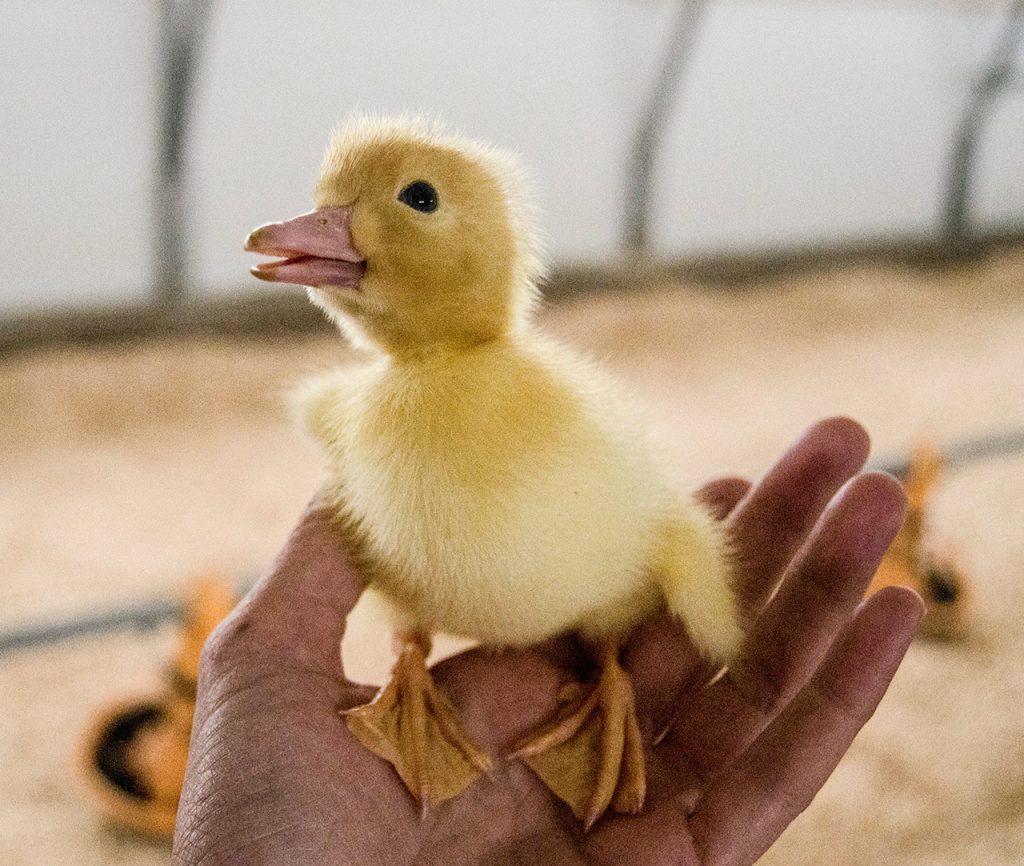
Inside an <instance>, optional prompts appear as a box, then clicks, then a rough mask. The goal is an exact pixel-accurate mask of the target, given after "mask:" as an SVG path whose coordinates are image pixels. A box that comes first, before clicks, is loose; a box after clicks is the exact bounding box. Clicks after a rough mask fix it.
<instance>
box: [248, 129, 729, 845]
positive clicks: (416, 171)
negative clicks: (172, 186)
mask: <svg viewBox="0 0 1024 866" xmlns="http://www.w3.org/2000/svg"><path fill="white" fill-rule="evenodd" d="M531 213H532V212H531V209H530V207H529V203H528V201H527V198H526V196H525V194H524V189H523V182H522V174H521V172H520V170H519V169H518V168H517V166H516V163H515V162H514V161H513V160H512V159H511V158H510V157H509V156H507V155H505V154H502V153H500V152H498V151H495V150H493V149H491V148H487V147H484V146H481V145H478V144H474V143H472V142H469V141H466V140H464V139H463V138H461V137H458V136H455V135H452V134H449V133H447V132H446V131H444V130H443V129H442V128H440V127H439V126H437V125H436V124H431V123H428V122H425V121H422V120H410V119H400V120H368V119H358V120H355V121H353V122H350V123H349V124H348V125H347V126H345V127H343V128H342V129H341V130H340V131H339V132H338V133H337V134H336V135H335V137H334V139H333V141H332V142H331V144H330V147H329V148H328V151H327V154H326V156H325V158H324V162H323V167H322V169H321V173H320V178H319V181H318V183H317V186H316V195H315V210H313V211H311V212H309V213H307V214H304V215H302V216H299V217H296V218H294V219H291V220H288V221H287V222H282V223H271V224H269V225H265V226H262V227H260V228H258V229H256V230H255V231H254V232H253V233H252V234H251V235H250V236H249V238H248V241H247V242H246V249H248V250H250V251H253V252H257V253H263V254H268V255H273V256H277V257H279V259H278V260H277V261H270V262H265V263H261V264H259V265H257V266H256V267H255V268H253V273H254V274H255V275H256V276H257V277H259V278H261V279H265V280H274V281H280V282H288V283H296V284H300V285H305V286H307V287H309V288H308V292H309V296H310V299H311V300H312V301H313V303H314V304H316V305H318V306H319V307H321V308H322V309H323V310H324V311H325V312H326V313H327V315H328V316H330V317H331V318H332V319H333V320H334V321H336V322H337V324H338V325H339V326H340V328H341V329H342V331H343V332H344V333H346V334H347V335H348V336H349V337H350V338H351V339H352V340H353V341H355V342H357V343H359V344H361V345H362V346H364V347H367V348H369V349H371V350H372V351H373V353H374V355H373V357H374V360H371V361H369V362H367V363H364V364H362V365H360V366H355V367H354V368H353V367H347V368H345V369H341V370H338V371H336V372H334V373H332V374H329V375H327V376H324V377H322V378H318V379H316V380H314V381H311V382H309V383H308V384H307V385H306V386H305V387H304V388H303V389H302V391H301V394H300V399H299V405H300V411H301V414H302V417H303V419H304V421H305V423H306V424H307V426H308V428H309V430H310V431H311V432H312V434H313V435H314V436H315V437H316V438H317V439H318V440H319V442H320V443H321V444H322V446H323V449H324V451H325V453H326V456H327V460H328V465H329V476H330V480H329V483H328V485H327V489H326V497H327V501H328V502H329V503H330V504H331V505H332V506H333V507H334V508H335V509H336V512H337V516H338V520H339V527H341V528H342V529H343V530H344V531H345V533H346V536H347V539H346V540H347V543H348V544H349V547H350V548H352V549H354V550H355V551H356V553H357V555H358V556H359V558H360V562H361V565H362V567H363V569H364V572H365V574H366V576H367V578H368V579H369V582H370V585H371V587H372V588H374V589H376V590H377V591H378V592H379V593H380V594H381V595H382V596H383V597H384V598H385V599H386V600H388V601H389V603H390V607H391V609H392V610H393V620H394V636H395V646H396V662H395V665H394V667H393V669H392V672H391V675H390V679H389V681H388V682H387V684H386V685H385V686H384V687H383V688H382V690H381V692H380V693H379V694H378V696H377V698H376V699H375V700H374V701H373V702H372V703H370V704H368V705H366V706H364V707H359V708H356V709H355V710H351V711H348V712H347V713H346V714H345V721H346V723H347V724H348V726H349V728H350V729H351V730H352V732H353V733H354V734H355V735H356V736H357V737H358V738H359V739H360V741H361V742H363V743H364V744H365V745H366V746H367V747H368V748H370V749H371V750H373V751H374V752H376V753H377V754H378V755H380V756H382V757H384V758H386V759H387V760H389V761H390V762H391V763H392V764H393V765H394V766H395V768H396V770H397V771H398V773H399V774H400V775H401V777H402V779H403V780H404V781H405V783H406V785H407V786H408V787H409V789H410V791H411V792H412V793H413V795H414V796H416V797H417V798H418V799H419V801H420V802H421V803H422V805H423V807H424V809H426V808H427V807H428V806H429V805H431V804H435V803H438V802H441V801H443V800H445V799H447V798H449V797H451V796H454V795H455V794H457V793H458V792H459V791H461V790H462V789H463V788H464V787H466V785H468V784H469V783H470V782H472V781H473V780H474V779H475V778H476V777H477V776H478V775H479V773H480V772H481V771H484V770H486V769H488V767H489V766H490V758H489V757H488V755H487V754H485V753H484V752H483V751H482V750H481V749H480V748H479V747H478V746H477V745H476V744H474V743H473V742H472V740H471V739H470V738H469V736H468V735H467V734H466V732H465V730H464V728H463V726H462V724H461V722H460V720H459V719H458V717H457V716H456V714H455V713H454V711H453V709H452V708H451V706H450V704H449V703H448V702H447V700H446V699H445V698H444V696H443V695H442V694H441V693H440V692H439V691H438V690H437V689H436V688H435V686H434V684H433V682H432V681H431V678H430V674H429V672H428V670H427V668H426V663H425V659H426V655H427V653H428V651H429V648H430V643H431V635H432V634H434V633H435V632H448V633H452V634H457V635H463V636H466V637H470V638H475V639H476V640H478V641H480V642H481V643H483V644H485V645H491V646H522V645H527V644H532V643H535V642H537V641H542V640H544V639H546V638H549V637H552V636H554V635H557V634H560V633H564V632H567V631H570V632H575V633H578V634H579V636H580V637H581V638H582V640H583V641H584V642H585V644H586V645H587V646H589V647H591V648H592V650H593V653H594V657H595V659H596V661H597V662H598V663H599V666H600V675H599V676H598V678H597V681H596V682H595V683H594V684H593V685H591V686H589V687H587V688H584V689H582V690H581V691H580V694H579V697H578V698H577V699H574V704H573V705H572V706H569V707H566V708H564V709H563V710H562V712H560V713H559V715H558V717H557V718H556V719H555V720H554V721H552V722H551V723H550V724H548V725H547V726H545V727H544V728H543V729H542V730H539V731H537V732H535V734H534V735H532V736H530V737H528V738H527V739H526V740H524V741H523V742H522V743H521V744H519V745H518V747H517V748H516V750H515V752H514V755H515V756H517V757H521V758H523V759H524V760H526V761H527V762H528V763H529V764H530V766H531V767H533V769H534V770H535V771H536V772H537V773H538V775H539V776H540V777H541V778H542V779H543V780H544V781H545V783H546V784H548V786H549V787H550V788H552V790H553V791H554V792H555V793H556V794H558V795H559V796H560V797H561V798H562V799H563V800H565V801H566V802H567V803H568V804H569V805H570V806H571V807H572V809H573V811H574V812H575V813H576V815H577V816H578V817H580V818H581V819H582V820H584V821H585V822H586V824H587V826H590V825H591V824H592V823H593V822H594V821H595V820H596V819H597V818H598V817H599V816H600V815H601V814H602V813H603V812H604V811H605V810H606V809H607V808H608V807H609V806H612V807H613V808H614V809H615V810H616V811H620V812H638V811H639V810H640V809H641V808H642V806H643V801H644V792H645V770H644V757H643V746H642V743H641V741H640V734H639V730H638V726H637V721H636V716H635V712H634V708H633V692H632V687H631V684H630V682H629V679H628V677H627V675H626V673H625V672H624V670H623V669H622V667H621V666H620V664H619V659H618V651H619V647H620V645H621V642H622V641H623V640H624V639H625V637H626V636H627V635H628V634H629V632H630V631H631V630H632V629H633V628H634V627H635V626H636V625H637V624H638V623H640V622H641V621H642V620H643V619H645V618H646V617H648V616H649V615H651V614H652V613H653V612H655V611H656V610H658V609H660V608H662V607H663V606H664V605H666V604H667V606H668V608H669V610H671V611H673V612H674V613H676V614H677V615H678V616H679V617H680V618H681V620H682V621H683V623H684V624H685V626H686V629H687V630H688V632H689V634H690V635H691V637H692V638H693V640H694V641H695V643H696V644H697V645H698V646H699V647H700V648H701V649H702V650H703V651H704V652H706V653H707V655H708V656H710V657H712V658H714V659H717V660H726V659H728V658H729V656H730V655H731V654H732V653H733V652H734V651H735V650H736V649H737V647H738V644H739V642H740V639H741V630H740V625H739V617H738V613H737V606H736V602H735V600H734V595H733V591H732V588H731V586H730V576H731V575H730V561H729V555H728V550H727V545H726V543H725V540H724V539H723V537H722V535H721V533H720V532H719V530H718V529H717V527H716V525H715V523H714V522H713V521H712V519H711V518H710V517H709V516H708V515H707V514H706V513H705V512H704V510H703V509H702V508H701V507H700V506H699V505H698V504H697V503H696V502H695V501H694V500H692V499H691V498H689V497H686V496H683V495H681V494H679V493H678V492H676V491H674V490H672V489H671V487H670V486H669V484H668V483H667V482H666V480H665V479H664V477H663V475H662V473H661V472H660V470H659V469H658V467H657V465H656V463H655V461H654V460H652V458H651V456H650V454H649V451H648V449H647V448H646V446H645V445H644V442H643V440H644V430H643V427H644V425H643V423H642V421H641V420H639V418H638V416H637V415H636V414H635V413H634V412H632V411H631V410H630V408H629V407H628V405H627V402H626V401H625V400H624V399H623V397H622V395H621V394H620V393H619V391H618V389H617V387H616V385H615V383H613V382H611V381H610V380H609V379H608V378H607V377H606V376H604V375H603V374H602V373H601V372H600V371H599V370H598V369H596V368H595V367H594V366H592V365H591V364H590V363H588V362H586V361H584V360H582V359H581V358H580V357H579V356H577V355H576V354H574V353H573V352H572V351H570V350H569V349H567V348H565V347H564V346H561V345H558V344H557V343H555V342H553V341H552V340H551V339H549V338H547V337H545V336H544V335H542V334H540V333H539V332H538V331H537V330H536V329H535V328H534V327H533V326H532V325H531V323H530V316H531V311H532V309H533V307H534V305H535V302H536V300H537V298H538V288H537V284H538V281H539V279H540V278H541V276H542V264H541V259H540V253H539V247H538V242H537V239H536V232H535V229H534V226H533V222H532V218H531Z"/></svg>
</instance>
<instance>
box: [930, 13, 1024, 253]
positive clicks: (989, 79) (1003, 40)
mask: <svg viewBox="0 0 1024 866" xmlns="http://www.w3.org/2000/svg"><path fill="white" fill-rule="evenodd" d="M1022 37H1024V0H1014V2H1012V3H1011V4H1010V5H1009V7H1008V8H1007V10H1006V19H1005V21H1004V23H1003V27H1002V30H1001V31H1000V34H999V37H998V39H997V40H996V44H995V46H994V47H993V49H992V53H991V54H990V55H989V58H988V61H987V62H986V64H985V67H984V69H983V71H982V74H981V76H980V77H979V79H978V81H977V83H976V84H975V85H974V87H973V88H972V90H971V98H970V100H969V102H968V103H967V107H966V108H965V109H964V113H963V115H961V118H960V123H959V125H958V127H957V130H956V134H955V136H954V139H953V148H952V152H951V155H950V161H949V169H948V173H947V176H946V197H945V202H944V204H943V211H942V232H943V240H944V243H945V247H946V250H947V251H948V252H950V253H954V254H957V253H962V252H964V251H965V250H966V249H968V248H969V247H970V213H969V206H970V191H971V181H972V179H973V176H974V165H975V162H976V158H977V151H978V142H979V140H980V138H981V133H982V127H983V126H984V123H985V121H986V120H987V119H988V115H989V112H990V110H991V108H992V105H993V103H994V102H995V100H996V97H997V96H999V94H1000V93H1002V92H1003V91H1004V90H1006V89H1007V87H1008V85H1009V84H1010V83H1011V81H1012V80H1013V76H1014V71H1015V67H1016V54H1017V49H1018V47H1019V46H1020V44H1021V39H1022Z"/></svg>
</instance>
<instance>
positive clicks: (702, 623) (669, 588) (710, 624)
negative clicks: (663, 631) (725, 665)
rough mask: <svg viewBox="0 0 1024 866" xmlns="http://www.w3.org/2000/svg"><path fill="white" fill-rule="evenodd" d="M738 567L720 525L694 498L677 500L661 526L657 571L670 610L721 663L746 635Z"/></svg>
mask: <svg viewBox="0 0 1024 866" xmlns="http://www.w3.org/2000/svg"><path fill="white" fill-rule="evenodd" d="M734 570H735V568H734V562H733V557H732V555H731V551H730V550H729V545H728V543H727V541H726V537H725V532H724V530H723V529H722V526H721V525H720V524H719V523H718V522H717V521H716V520H715V519H714V518H713V517H712V516H711V515H710V514H708V513H707V512H706V511H705V510H704V509H703V508H702V507H701V506H700V505H699V504H698V503H697V502H696V501H692V500H691V501H689V502H679V503H676V504H675V505H674V506H673V508H672V511H671V513H670V514H669V515H668V516H666V518H665V520H664V522H663V523H662V526H661V534H660V544H659V548H658V558H657V560H656V564H655V575H656V577H657V580H658V583H659V584H660V585H661V588H662V590H663V591H664V593H665V599H666V601H667V602H668V608H669V610H670V611H672V612H673V613H674V614H676V615H677V616H678V617H679V618H680V619H681V620H682V621H683V625H684V626H685V627H686V630H687V632H688V633H689V635H690V637H691V639H692V640H693V642H694V644H696V646H697V648H698V649H699V650H700V651H701V652H702V653H704V654H705V655H706V656H708V657H709V658H710V659H713V660H714V661H718V662H727V661H729V659H731V658H732V657H733V656H734V655H735V654H736V652H737V651H738V650H739V647H740V643H741V642H742V640H743V630H742V628H741V626H740V614H739V607H738V605H737V601H736V591H735V587H734V585H733V574H734Z"/></svg>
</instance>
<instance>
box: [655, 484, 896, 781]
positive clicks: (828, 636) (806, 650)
mask: <svg viewBox="0 0 1024 866" xmlns="http://www.w3.org/2000/svg"><path fill="white" fill-rule="evenodd" d="M905 507H906V497H905V495H904V493H903V489H902V488H901V487H900V485H899V484H898V483H897V482H896V481H895V480H894V479H892V478H890V477H889V476H887V475H883V474H881V473H870V474H867V475H861V476H858V477H857V478H855V479H854V480H852V481H850V482H849V483H848V484H847V485H846V486H845V487H844V488H843V490H842V491H841V492H840V494H839V495H838V496H837V497H836V499H835V501H834V502H833V503H832V504H831V505H830V506H829V508H828V510H827V511H826V512H825V514H824V515H823V516H822V518H821V521H820V522H819V524H818V526H816V527H815V529H814V532H813V533H812V535H811V537H810V539H809V541H808V544H807V545H806V547H805V548H804V549H803V550H802V551H801V553H800V554H799V556H798V557H797V559H796V560H795V561H794V563H793V566H792V567H791V569H790V570H789V571H788V573H787V575H786V577H785V579H784V581H783V583H782V586H781V587H780V589H779V592H778V593H777V594H776V596H775V597H774V598H773V599H772V600H771V602H769V604H768V606H767V608H766V609H765V611H764V613H763V614H762V615H761V616H760V617H759V618H758V619H757V621H756V622H755V623H754V625H753V627H752V630H751V632H750V634H749V635H748V637H747V641H746V644H745V648H744V650H743V652H742V654H741V655H740V657H739V658H738V659H737V660H736V661H735V662H734V663H733V664H731V665H730V668H729V671H728V672H727V673H726V675H725V676H723V677H722V678H721V679H719V680H718V681H717V682H715V683H713V684H712V685H711V686H709V687H708V688H707V689H705V690H704V692H703V693H702V694H701V695H700V697H699V699H698V702H697V704H696V705H695V706H693V707H692V711H691V712H689V713H687V714H686V715H684V716H682V717H681V719H680V721H679V722H678V723H677V725H676V726H675V728H674V729H673V731H672V734H671V737H670V740H671V743H672V744H673V745H674V746H675V747H676V748H677V749H678V753H677V755H676V758H677V759H685V762H686V769H687V771H688V772H690V773H696V774H697V776H698V777H700V778H703V779H709V778H712V777H714V776H715V775H717V774H719V773H721V772H723V771H725V769H726V768H727V767H728V766H729V765H730V764H731V763H732V761H733V760H734V759H735V757H736V756H737V755H739V754H741V753H742V752H743V751H744V750H745V749H746V748H747V747H748V745H749V744H750V743H751V742H752V741H753V740H754V739H756V738H757V737H758V736H759V735H760V733H761V731H762V730H763V729H764V728H765V727H766V726H767V725H768V724H769V723H770V722H771V720H772V719H773V718H775V716H776V715H777V714H778V713H779V710H780V708H781V707H783V706H785V705H786V704H788V703H789V702H790V701H791V700H792V698H793V696H794V695H795V694H796V693H797V692H798V691H799V690H800V689H801V688H803V686H804V684H805V683H806V682H807V680H808V679H809V678H810V676H811V675H812V673H813V672H814V670H815V669H816V668H817V667H818V665H819V664H820V662H821V659H822V657H823V656H824V655H825V653H826V652H827V651H828V648H829V647H830V646H831V645H832V642H833V641H834V640H835V637H836V635H837V634H838V633H839V632H840V631H841V629H842V628H843V627H845V625H846V623H847V622H848V621H849V619H850V617H851V615H852V613H853V611H854V610H855V608H856V607H857V605H858V603H859V602H860V600H861V599H862V598H863V596H864V591H865V589H866V588H867V585H868V583H869V581H870V580H871V577H872V575H873V574H874V573H875V571H876V569H877V568H878V563H879V562H880V560H881V558H882V556H883V555H884V554H885V551H886V549H887V548H888V546H889V544H890V542H891V541H892V539H893V537H894V536H895V534H896V532H897V531H898V530H899V527H900V524H901V523H902V522H903V515H904V511H905ZM716 719H719V720H720V719H729V725H728V728H726V729H723V728H722V727H721V725H720V724H715V721H714V720H716Z"/></svg>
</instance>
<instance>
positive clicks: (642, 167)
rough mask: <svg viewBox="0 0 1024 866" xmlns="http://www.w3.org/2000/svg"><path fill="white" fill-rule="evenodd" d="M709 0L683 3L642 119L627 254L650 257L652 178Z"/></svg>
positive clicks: (633, 159) (630, 174)
mask: <svg viewBox="0 0 1024 866" xmlns="http://www.w3.org/2000/svg"><path fill="white" fill-rule="evenodd" d="M708 3H709V0H681V2H680V3H679V9H678V13H677V15H676V20H675V24H674V26H673V28H672V32H671V34H670V37H669V41H668V45H667V46H666V48H665V54H664V57H663V59H662V62H661V66H660V68H659V70H658V75H657V78H656V80H655V82H654V86H653V88H652V89H651V91H650V95H649V97H648V99H647V103H646V105H645V106H644V110H643V112H642V113H641V115H640V121H639V123H638V124H637V127H636V132H635V133H634V135H633V147H632V150H631V154H630V162H629V166H628V167H627V171H626V183H627V188H626V213H625V220H624V225H623V246H624V247H625V250H626V252H627V253H631V254H634V255H637V256H644V255H646V253H647V247H648V242H649V240H650V237H649V222H650V210H651V201H650V200H651V177H652V174H653V169H654V159H655V157H656V155H657V152H658V148H659V146H660V144H661V139H662V135H663V133H664V131H665V123H666V121H667V120H668V114H669V111H670V110H671V108H672V104H673V102H674V101H675V96H676V94H677V93H678V91H679V86H680V84H681V82H682V79H683V74H684V72H685V68H686V63H687V61H688V60H689V59H690V57H691V56H692V55H693V47H694V44H695V43H696V38H697V34H698V32H699V30H700V24H701V21H702V19H703V17H704V12H705V10H706V9H707V7H708Z"/></svg>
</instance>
